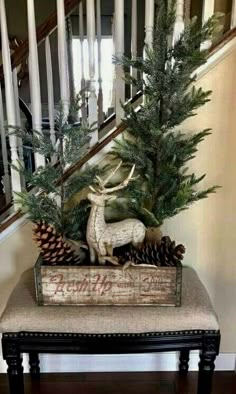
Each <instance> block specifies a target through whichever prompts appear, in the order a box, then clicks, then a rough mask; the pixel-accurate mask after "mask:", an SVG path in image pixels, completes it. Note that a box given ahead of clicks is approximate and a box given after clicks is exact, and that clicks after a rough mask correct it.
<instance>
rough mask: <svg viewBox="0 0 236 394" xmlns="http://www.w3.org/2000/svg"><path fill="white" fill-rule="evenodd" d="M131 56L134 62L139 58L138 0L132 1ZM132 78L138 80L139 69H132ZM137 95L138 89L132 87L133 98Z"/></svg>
mask: <svg viewBox="0 0 236 394" xmlns="http://www.w3.org/2000/svg"><path fill="white" fill-rule="evenodd" d="M131 54H132V60H135V59H136V58H137V0H132V12H131ZM131 76H132V77H133V78H137V69H136V68H134V67H132V69H131ZM136 93H137V88H136V86H134V85H131V96H132V97H134V96H135V95H136Z"/></svg>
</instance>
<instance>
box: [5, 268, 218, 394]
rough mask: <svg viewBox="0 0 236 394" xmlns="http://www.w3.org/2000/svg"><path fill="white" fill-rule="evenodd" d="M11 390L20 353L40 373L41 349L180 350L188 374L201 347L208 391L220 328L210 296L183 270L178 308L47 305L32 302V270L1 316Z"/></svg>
mask: <svg viewBox="0 0 236 394" xmlns="http://www.w3.org/2000/svg"><path fill="white" fill-rule="evenodd" d="M0 332H2V333H3V336H2V349H3V357H4V359H5V360H6V362H7V364H8V376H9V386H10V393H11V394H22V393H23V392H24V386H23V368H22V358H21V354H22V353H29V363H30V372H31V375H32V377H39V374H40V368H39V357H38V354H39V353H59V354H62V353H64V354H69V353H73V354H121V353H146V352H159V351H162V352H163V351H175V350H176V351H180V364H179V368H180V372H182V373H187V371H188V361H189V351H190V350H193V349H199V350H200V363H199V379H198V393H199V394H200V393H201V394H203V393H210V392H211V380H212V373H213V370H214V360H215V358H216V356H217V354H218V352H219V344H220V332H219V326H218V322H217V318H216V315H215V313H214V311H213V308H212V305H211V302H210V299H209V297H208V294H207V292H206V290H205V288H204V286H203V285H202V283H201V282H200V280H199V278H198V276H197V274H196V272H195V271H194V270H193V269H191V268H187V267H186V268H184V269H183V288H182V306H181V307H176V308H175V307H155V306H146V307H137V306H135V307H127V306H126V307H114V306H111V307H109V306H97V307H95V306H88V307H85V306H81V307H76V306H72V307H68V306H65V307H63V306H62V307H55V306H54V307H45V306H37V304H36V301H35V289H34V278H33V272H32V270H30V271H27V272H25V273H24V274H23V275H22V277H21V280H20V281H19V283H18V285H17V286H16V287H15V289H14V291H13V293H12V295H11V297H10V299H9V301H8V304H7V306H6V309H5V311H4V313H3V315H2V318H1V320H0Z"/></svg>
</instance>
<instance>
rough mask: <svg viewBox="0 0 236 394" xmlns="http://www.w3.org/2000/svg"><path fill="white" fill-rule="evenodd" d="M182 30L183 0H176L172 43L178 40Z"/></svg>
mask: <svg viewBox="0 0 236 394" xmlns="http://www.w3.org/2000/svg"><path fill="white" fill-rule="evenodd" d="M183 30H184V0H177V1H176V19H175V25H174V31H173V45H174V44H175V43H176V41H178V39H179V37H180V35H181V34H182V32H183Z"/></svg>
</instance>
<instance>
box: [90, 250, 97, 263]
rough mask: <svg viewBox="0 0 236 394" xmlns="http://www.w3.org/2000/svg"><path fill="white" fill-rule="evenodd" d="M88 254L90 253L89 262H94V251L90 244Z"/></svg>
mask: <svg viewBox="0 0 236 394" xmlns="http://www.w3.org/2000/svg"><path fill="white" fill-rule="evenodd" d="M89 255H90V262H91V263H95V261H96V253H95V250H94V248H93V247H92V246H89Z"/></svg>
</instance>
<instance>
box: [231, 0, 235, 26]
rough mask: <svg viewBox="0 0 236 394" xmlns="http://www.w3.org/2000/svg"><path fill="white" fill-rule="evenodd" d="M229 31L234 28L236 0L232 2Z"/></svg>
mask: <svg viewBox="0 0 236 394" xmlns="http://www.w3.org/2000/svg"><path fill="white" fill-rule="evenodd" d="M230 27H231V29H233V28H234V27H236V0H233V1H232V13H231V26H230Z"/></svg>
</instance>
